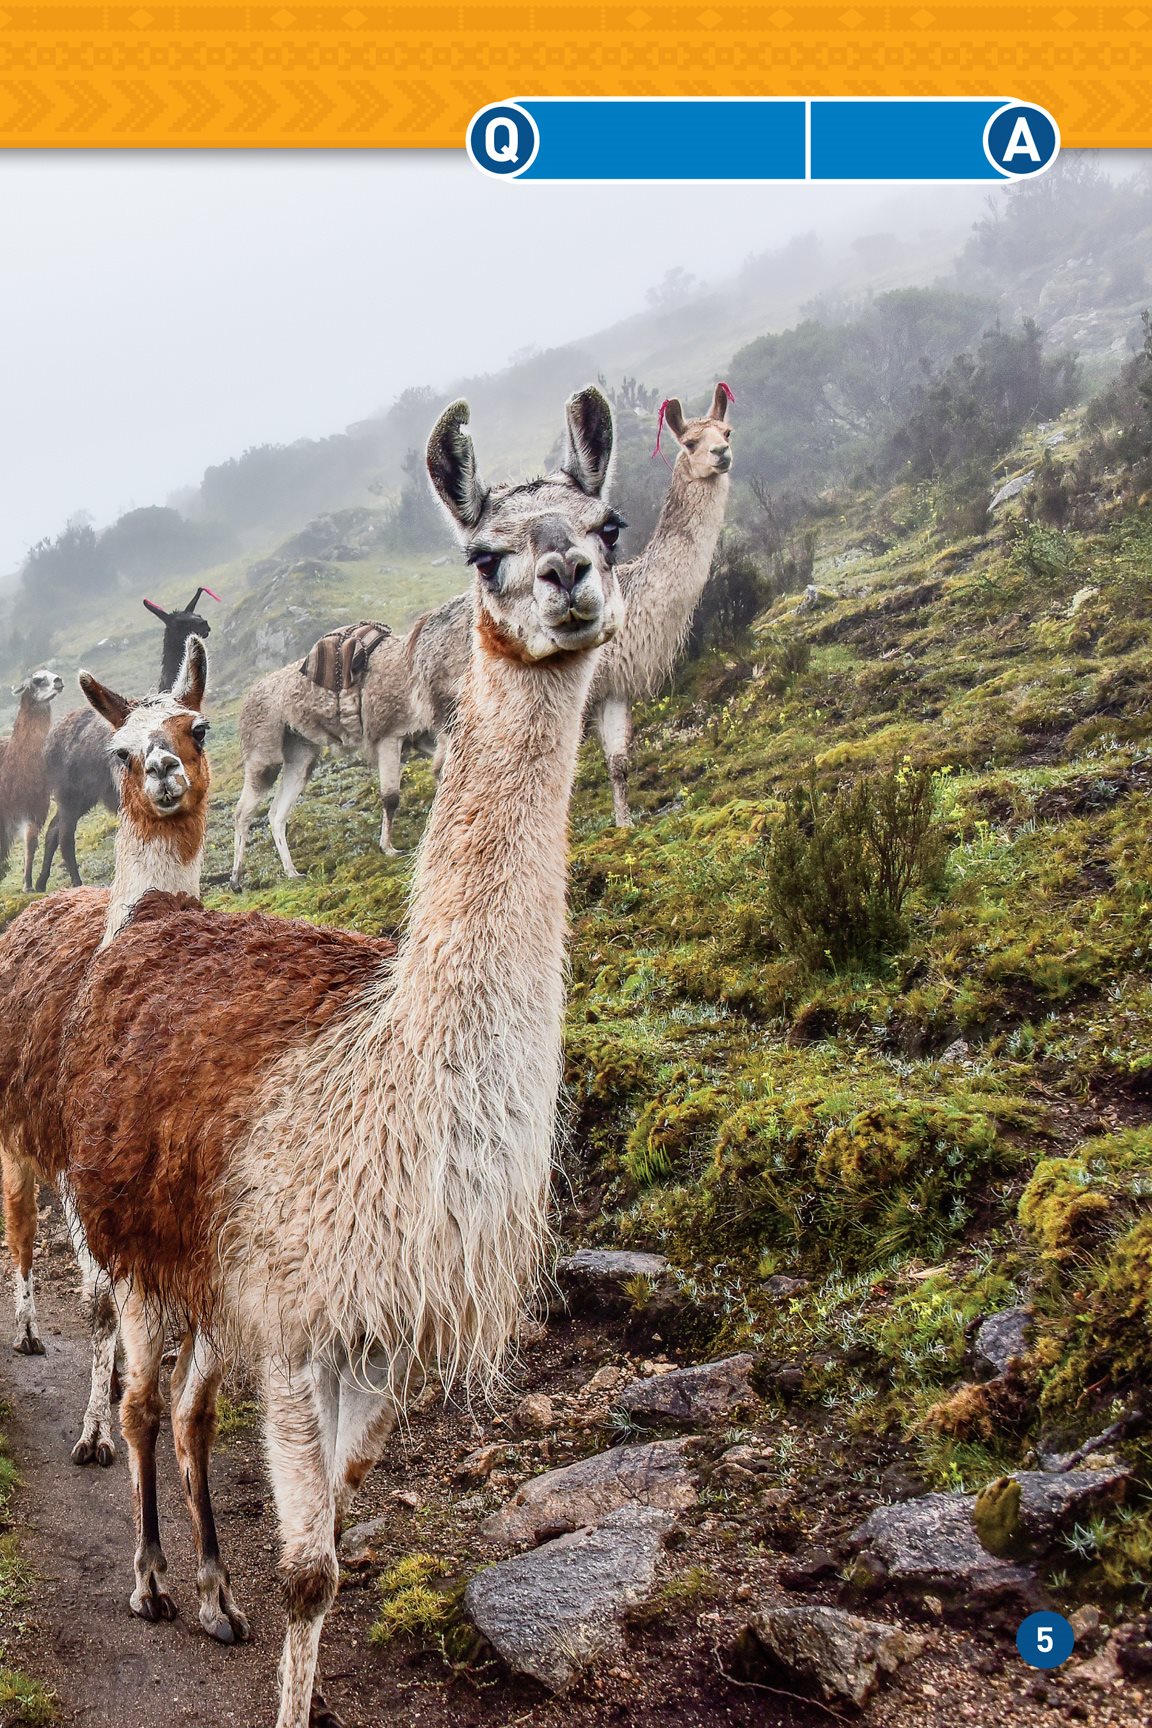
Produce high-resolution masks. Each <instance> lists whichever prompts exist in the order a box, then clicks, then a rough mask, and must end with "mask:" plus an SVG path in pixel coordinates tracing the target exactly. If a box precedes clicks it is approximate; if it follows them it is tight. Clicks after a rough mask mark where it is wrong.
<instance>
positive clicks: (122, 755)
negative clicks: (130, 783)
mask: <svg viewBox="0 0 1152 1728" xmlns="http://www.w3.org/2000/svg"><path fill="white" fill-rule="evenodd" d="M112 754H113V756H115V758H116V760H117V762H121V763H123V765H124V767H125V768H127V766H128V764H129V762H131V760H132V752H131V750H125V749H123V748H121V749H119V750H113V752H112Z"/></svg>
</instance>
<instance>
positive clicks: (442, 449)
mask: <svg viewBox="0 0 1152 1728" xmlns="http://www.w3.org/2000/svg"><path fill="white" fill-rule="evenodd" d="M467 424H468V404H467V402H453V403H452V404H451V405H450V407H448V408H445V410H444V412H443V414H441V416H440V418H439V420H437V422H436V424H435V426H434V427H433V428H432V436H431V437H430V438H429V440H428V455H427V462H428V473H429V476H430V477H431V480H432V484H433V486H435V488H436V495H437V497H438V498H439V499H440V502H441V503H442V504H443V506H444V508H445V509H446V510H447V511H448V514H449V515H450V516H451V517H452V520H453V521H454V522H455V523H457V525H458V526H459V527H461V528H464V529H466V530H471V529H473V528H475V526H476V524H477V523H478V522H479V520H480V518H481V516H482V515H483V514H484V506H485V504H486V503H487V501H488V488H487V487H486V486H485V484H484V482H483V480H481V478H480V476H479V474H478V473H477V472H476V452H475V450H474V449H473V448H472V440H471V438H469V436H468V434H467V432H465V430H464V428H465V426H467Z"/></svg>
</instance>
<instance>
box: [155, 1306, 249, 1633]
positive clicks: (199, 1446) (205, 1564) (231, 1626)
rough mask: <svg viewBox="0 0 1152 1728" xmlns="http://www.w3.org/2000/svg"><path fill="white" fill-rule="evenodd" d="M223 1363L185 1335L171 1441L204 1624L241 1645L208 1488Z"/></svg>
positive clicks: (239, 1617) (241, 1623) (241, 1626)
mask: <svg viewBox="0 0 1152 1728" xmlns="http://www.w3.org/2000/svg"><path fill="white" fill-rule="evenodd" d="M223 1371H224V1370H223V1364H222V1363H221V1361H220V1359H219V1357H218V1356H217V1355H216V1353H215V1351H213V1350H212V1348H211V1347H210V1346H209V1345H208V1344H207V1343H206V1342H205V1341H204V1339H203V1338H201V1337H199V1336H198V1335H197V1334H196V1333H192V1334H190V1335H189V1336H188V1337H187V1338H185V1340H184V1342H183V1344H182V1345H181V1347H180V1354H179V1356H178V1357H177V1359H176V1366H175V1368H174V1369H173V1370H172V1439H173V1441H174V1442H175V1446H176V1461H177V1463H178V1464H179V1466H180V1477H181V1480H182V1481H183V1483H184V1493H185V1495H186V1497H187V1500H188V1514H189V1517H190V1518H191V1520H192V1532H193V1535H194V1536H195V1539H196V1562H197V1564H196V1594H197V1595H198V1596H199V1598H200V1624H201V1626H202V1627H203V1628H204V1630H205V1632H207V1634H208V1636H209V1637H210V1638H216V1639H218V1640H219V1642H220V1643H221V1644H242V1643H244V1642H245V1640H246V1639H248V1638H249V1637H250V1636H251V1633H250V1630H249V1626H248V1622H247V1620H246V1619H245V1618H244V1615H243V1614H242V1613H241V1612H240V1610H239V1608H238V1607H237V1606H236V1602H235V1600H234V1598H233V1595H232V1580H231V1579H230V1577H229V1576H228V1568H227V1567H226V1566H225V1565H224V1562H223V1561H222V1560H221V1558H220V1543H219V1539H218V1537H217V1534H216V1519H215V1516H214V1515H213V1512H212V1496H211V1494H210V1492H209V1488H208V1461H209V1459H210V1457H211V1455H212V1446H213V1442H214V1441H215V1439H216V1400H217V1395H218V1393H219V1391H220V1381H221V1378H222V1375H223Z"/></svg>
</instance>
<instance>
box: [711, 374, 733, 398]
mask: <svg viewBox="0 0 1152 1728" xmlns="http://www.w3.org/2000/svg"><path fill="white" fill-rule="evenodd" d="M716 388H717V390H723V392H724V394H725V396H727V398H728V400H729V402H735V400H736V398H735V396H734V395H733V394H732V392H731V390H730V389H729V388H728V386H727V384H725V382H724V380H723V378H721V379H720V381H719V383H718V384H717V386H716Z"/></svg>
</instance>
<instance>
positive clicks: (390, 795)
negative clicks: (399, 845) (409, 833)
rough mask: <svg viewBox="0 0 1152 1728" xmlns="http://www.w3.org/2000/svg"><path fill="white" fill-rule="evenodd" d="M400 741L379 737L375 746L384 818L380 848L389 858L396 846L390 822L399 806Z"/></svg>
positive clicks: (394, 854) (394, 817)
mask: <svg viewBox="0 0 1152 1728" xmlns="http://www.w3.org/2000/svg"><path fill="white" fill-rule="evenodd" d="M401 751H402V743H401V740H400V739H399V738H381V740H380V742H379V744H377V746H376V773H377V775H378V777H379V780H380V799H381V802H382V803H383V805H384V820H383V822H382V823H381V826H380V850H381V852H384V853H386V854H387V856H388V857H389V858H395V857H396V856H397V852H396V847H395V846H394V845H393V843H392V824H393V822H394V821H395V819H396V812H397V810H398V809H399V807H400V774H401V767H400V759H401Z"/></svg>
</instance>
